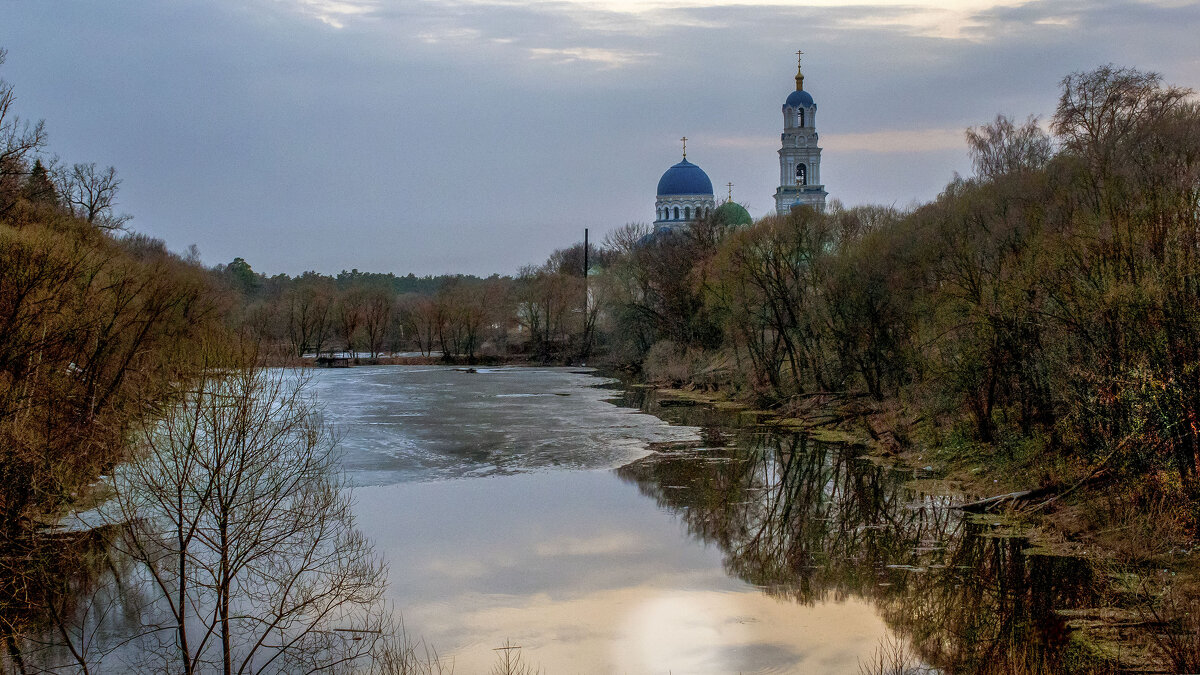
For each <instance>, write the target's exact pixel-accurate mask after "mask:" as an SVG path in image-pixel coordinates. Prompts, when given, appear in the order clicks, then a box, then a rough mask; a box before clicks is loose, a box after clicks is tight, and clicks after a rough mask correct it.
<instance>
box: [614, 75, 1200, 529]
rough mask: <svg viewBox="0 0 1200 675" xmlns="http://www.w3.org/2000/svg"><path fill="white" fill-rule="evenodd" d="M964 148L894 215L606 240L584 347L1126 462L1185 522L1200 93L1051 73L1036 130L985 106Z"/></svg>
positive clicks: (647, 364)
mask: <svg viewBox="0 0 1200 675" xmlns="http://www.w3.org/2000/svg"><path fill="white" fill-rule="evenodd" d="M966 139H967V143H968V146H969V149H970V151H971V155H972V159H973V167H974V175H972V176H970V177H957V176H956V177H955V178H954V179H953V180H952V181H951V182H950V183H949V184H948V185H947V186H946V188H945V190H944V191H943V192H942V193H941V194H940V195H939V196H938V197H937V198H936V199H935V200H934V201H933V202H931V203H928V204H924V205H921V206H918V207H916V208H912V209H907V210H899V209H895V208H890V207H870V206H868V207H855V208H843V207H841V206H840V205H838V204H836V203H835V204H833V205H832V206H831V208H830V209H828V211H827V212H825V213H817V212H815V211H813V210H811V209H807V208H799V209H794V210H793V211H792V212H791V213H789V214H787V215H782V216H769V217H766V218H764V219H762V220H760V221H758V222H757V223H755V224H754V225H753V226H751V227H748V228H745V229H737V230H732V231H731V230H728V229H726V228H722V227H721V224H720V223H711V222H710V223H703V224H702V225H701V226H700V227H698V228H696V229H695V230H693V231H692V232H690V233H687V234H684V235H681V236H675V237H667V238H659V239H655V240H654V241H653V242H651V243H648V244H644V245H640V246H631V247H628V248H627V249H626V250H625V251H623V252H622V254H621V255H620V256H619V257H618V259H617V260H616V262H615V263H614V264H613V265H612V266H611V267H610V268H609V270H608V272H607V276H608V277H609V279H608V282H607V285H606V288H608V289H609V293H608V295H607V298H606V302H607V305H606V311H605V312H603V317H604V321H603V325H602V327H601V338H600V342H601V343H602V344H606V345H607V346H608V347H609V348H610V349H611V350H612V353H613V354H614V355H616V356H618V360H619V361H626V362H629V363H636V364H639V365H640V367H641V368H642V369H643V370H644V372H645V373H646V374H647V376H648V377H650V378H651V379H659V380H665V381H674V382H677V383H686V384H692V385H700V386H706V385H707V386H718V387H722V388H731V389H734V390H738V391H741V392H742V393H743V394H744V395H746V396H748V397H751V398H753V399H756V400H758V401H759V402H760V403H763V404H766V405H772V406H782V407H787V406H789V405H792V406H794V405H796V403H797V401H800V400H803V399H804V397H808V396H812V395H815V394H820V395H827V396H830V397H842V398H848V397H858V398H864V399H866V400H868V401H872V402H874V403H873V404H872V405H873V406H874V408H875V409H877V410H879V409H888V408H889V406H890V409H893V410H900V411H902V412H903V416H904V417H905V418H907V419H910V420H912V421H914V423H915V424H914V426H917V427H919V428H921V429H924V431H925V433H928V434H933V437H934V438H938V437H940V438H943V439H946V438H957V439H960V440H961V441H962V442H965V443H973V444H978V445H979V447H987V448H993V449H994V450H993V451H995V452H1008V451H1011V450H1012V449H1013V448H1015V447H1018V446H1023V447H1026V448H1029V447H1036V448H1040V449H1042V450H1044V451H1046V452H1047V453H1050V454H1049V455H1048V456H1049V457H1060V458H1063V459H1064V460H1067V461H1082V462H1084V463H1085V464H1087V465H1088V466H1089V467H1094V468H1095V469H1096V470H1099V469H1100V468H1102V467H1103V468H1108V469H1112V470H1116V471H1127V472H1129V473H1127V474H1125V475H1131V476H1135V477H1140V478H1139V481H1138V482H1136V483H1134V484H1133V485H1134V486H1135V487H1134V488H1132V489H1133V490H1134V491H1135V492H1136V491H1138V490H1144V492H1143V496H1145V497H1146V498H1150V497H1152V496H1154V497H1155V498H1162V497H1163V496H1164V495H1166V496H1167V498H1168V499H1170V500H1171V501H1172V503H1176V504H1179V505H1180V508H1178V509H1176V512H1177V513H1176V514H1175V516H1176V517H1178V518H1179V519H1180V520H1181V521H1184V524H1185V525H1186V526H1187V527H1188V529H1189V530H1190V531H1191V532H1193V533H1194V532H1195V531H1196V527H1197V525H1200V510H1197V508H1196V506H1195V504H1196V503H1197V502H1196V500H1195V497H1196V496H1198V495H1200V477H1198V472H1200V423H1198V420H1200V339H1198V337H1197V336H1198V335H1200V281H1198V280H1200V257H1198V256H1200V239H1198V237H1200V105H1198V104H1197V102H1196V100H1195V98H1194V97H1193V96H1192V92H1191V91H1190V90H1186V89H1182V88H1179V87H1174V86H1169V85H1166V84H1164V83H1163V82H1162V80H1161V78H1160V76H1158V75H1157V74H1154V73H1145V72H1140V71H1137V70H1133V69H1128V68H1118V67H1115V66H1105V67H1101V68H1098V69H1096V70H1093V71H1089V72H1077V73H1073V74H1071V75H1068V76H1067V77H1066V78H1064V79H1063V81H1062V91H1061V97H1060V100H1059V103H1058V106H1057V109H1056V111H1055V113H1054V115H1053V117H1052V118H1051V119H1050V120H1049V124H1048V125H1047V126H1046V127H1043V126H1042V124H1040V123H1039V121H1038V120H1036V119H1034V118H1030V119H1027V120H1025V121H1023V122H1021V121H1016V120H1011V119H1009V118H1007V117H1004V116H1000V117H997V118H996V119H995V120H994V121H992V122H990V123H987V124H983V125H981V126H978V127H975V128H972V129H969V130H968V131H967V133H966ZM1177 497H1178V498H1181V499H1178V500H1177V499H1175V498H1177Z"/></svg>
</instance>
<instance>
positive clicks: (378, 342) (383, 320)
mask: <svg viewBox="0 0 1200 675" xmlns="http://www.w3.org/2000/svg"><path fill="white" fill-rule="evenodd" d="M392 304H393V303H392V293H391V292H390V291H388V290H387V289H383V288H377V289H373V290H371V291H369V292H368V293H367V296H366V299H365V300H364V302H363V313H362V317H363V331H364V332H365V333H366V337H367V349H368V350H370V352H371V358H377V357H378V356H379V353H380V352H381V351H383V343H384V340H385V338H386V337H387V331H388V327H389V326H390V324H391V320H392Z"/></svg>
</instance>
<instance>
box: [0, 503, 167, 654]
mask: <svg viewBox="0 0 1200 675" xmlns="http://www.w3.org/2000/svg"><path fill="white" fill-rule="evenodd" d="M118 534H119V531H118V528H116V527H115V526H104V527H98V528H94V529H90V530H85V531H62V532H58V531H56V532H39V533H38V534H37V535H36V536H34V537H33V538H31V540H30V541H29V542H27V544H26V546H25V547H23V548H22V549H21V550H19V551H17V550H10V551H7V552H6V553H7V555H5V556H4V558H3V560H2V562H0V639H2V640H3V643H4V648H3V656H2V657H0V671H2V672H9V671H12V672H41V671H42V670H44V669H48V670H56V669H61V670H62V671H63V672H75V671H77V670H79V669H80V668H81V664H83V663H87V662H89V661H92V660H94V659H95V658H96V657H97V655H98V652H97V650H99V649H101V647H100V646H99V644H98V643H99V642H101V641H102V633H104V632H106V631H107V632H113V631H116V632H121V631H132V630H133V629H134V628H136V627H137V625H138V623H139V618H140V616H139V611H140V608H141V607H144V606H145V605H146V603H147V599H146V597H145V596H144V595H143V594H142V593H141V589H140V587H138V586H137V585H129V584H124V583H121V582H120V579H122V578H125V577H127V576H128V574H129V572H130V569H131V565H130V561H129V560H128V559H127V558H125V557H123V556H120V555H114V554H113V551H112V550H111V548H110V542H111V540H112V538H113V537H115V536H117V535H118ZM122 627H124V628H122ZM105 648H106V649H111V645H108V646H106V647H105Z"/></svg>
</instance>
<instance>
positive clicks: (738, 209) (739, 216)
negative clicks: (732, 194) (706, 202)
mask: <svg viewBox="0 0 1200 675" xmlns="http://www.w3.org/2000/svg"><path fill="white" fill-rule="evenodd" d="M713 218H715V219H716V220H717V221H718V222H721V223H724V224H726V225H733V226H741V225H750V224H751V223H753V222H754V219H752V218H751V217H750V212H749V211H747V210H746V209H745V208H743V207H742V205H741V204H739V203H737V202H725V203H724V204H722V205H720V206H718V207H717V210H716V211H714V212H713Z"/></svg>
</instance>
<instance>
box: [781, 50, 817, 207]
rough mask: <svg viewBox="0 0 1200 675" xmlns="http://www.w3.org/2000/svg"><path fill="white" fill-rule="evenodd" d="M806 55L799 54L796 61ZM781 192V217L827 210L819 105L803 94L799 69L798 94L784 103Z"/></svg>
mask: <svg viewBox="0 0 1200 675" xmlns="http://www.w3.org/2000/svg"><path fill="white" fill-rule="evenodd" d="M803 54H804V52H802V51H798V52H796V55H797V57H800V56H803ZM779 139H780V146H781V147H780V148H779V189H778V190H776V191H775V211H776V213H779V214H780V215H783V214H786V213H788V212H790V211H791V210H792V207H793V206H798V205H808V206H811V207H813V208H814V209H816V210H818V211H824V210H825V197H826V196H828V195H829V193H828V192H826V191H825V185H824V184H822V183H821V148H820V147H819V146H818V145H817V104H816V103H814V102H813V97H812V95H811V94H809V93H808V92H807V91H804V73H803V71H801V69H800V65H799V63H797V66H796V91H793V92H792V93H791V94H790V95H789V96H788V97H787V100H786V101H784V103H783V133H782V134H781V135H780V137H779Z"/></svg>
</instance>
